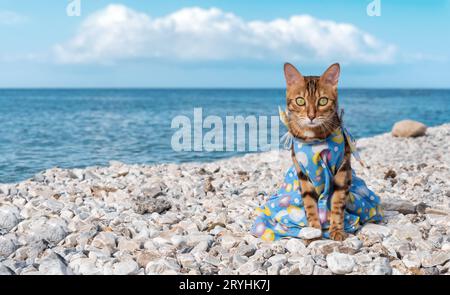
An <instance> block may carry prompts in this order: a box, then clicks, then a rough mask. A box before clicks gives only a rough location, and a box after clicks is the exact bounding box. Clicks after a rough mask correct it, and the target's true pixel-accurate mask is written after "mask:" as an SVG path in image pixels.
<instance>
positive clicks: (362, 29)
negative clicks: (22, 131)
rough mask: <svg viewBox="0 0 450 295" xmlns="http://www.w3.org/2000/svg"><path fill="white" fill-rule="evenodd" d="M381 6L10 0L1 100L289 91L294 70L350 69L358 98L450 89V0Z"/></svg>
mask: <svg viewBox="0 0 450 295" xmlns="http://www.w3.org/2000/svg"><path fill="white" fill-rule="evenodd" d="M77 1H79V3H80V5H79V7H80V10H79V12H80V15H79V16H76V15H75V16H74V15H73V14H77V9H74V8H77V7H78V6H77V5H76V4H77ZM344 3H345V4H344ZM371 3H374V2H373V1H372V0H349V1H333V0H325V1H304V0H278V1H274V0H270V1H269V0H246V1H238V0H223V1H219V0H197V1H191V0H165V1H164V0H152V1H142V0H135V1H131V0H130V1H105V0H40V1H29V0H0V37H1V43H0V44H1V46H0V88H22V87H24V88H41V87H43V88H52V87H57V88H72V87H146V88H147V87H148V88H171V87H177V88H185V87H187V88H190V87H192V88H196V87H205V88H212V87H224V88H242V87H244V88H247V87H252V88H253V87H258V88H259V87H284V85H285V83H284V77H283V72H282V68H283V63H284V62H291V63H292V64H294V65H295V66H296V67H297V68H298V69H299V70H300V72H301V73H302V74H303V75H320V74H321V73H322V72H323V71H324V70H325V69H326V68H327V67H328V66H329V65H330V64H332V63H334V62H339V63H340V64H341V78H340V86H341V87H347V88H349V87H354V88H450V75H449V70H450V38H449V37H448V35H449V33H448V31H449V29H450V0H436V1H415V0H409V1H400V0H397V1H392V0H379V3H380V5H379V7H380V8H381V9H380V15H379V16H369V15H368V13H367V6H368V5H369V4H371ZM68 7H69V8H72V10H69V12H70V13H68V12H67V9H68ZM70 14H72V16H70Z"/></svg>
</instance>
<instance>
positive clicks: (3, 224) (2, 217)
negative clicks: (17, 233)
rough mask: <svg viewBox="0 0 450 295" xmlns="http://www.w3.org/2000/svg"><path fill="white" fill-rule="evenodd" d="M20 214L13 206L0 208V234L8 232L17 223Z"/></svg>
mask: <svg viewBox="0 0 450 295" xmlns="http://www.w3.org/2000/svg"><path fill="white" fill-rule="evenodd" d="M19 216H20V212H19V210H18V209H17V207H15V206H11V205H2V206H0V233H2V232H8V231H9V230H11V229H12V228H13V227H14V226H16V225H17V224H18V223H19Z"/></svg>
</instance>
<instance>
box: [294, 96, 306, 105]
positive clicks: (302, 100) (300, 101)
mask: <svg viewBox="0 0 450 295" xmlns="http://www.w3.org/2000/svg"><path fill="white" fill-rule="evenodd" d="M295 102H296V103H297V104H298V105H299V106H304V105H305V103H306V101H305V99H304V98H303V97H297V98H296V99H295Z"/></svg>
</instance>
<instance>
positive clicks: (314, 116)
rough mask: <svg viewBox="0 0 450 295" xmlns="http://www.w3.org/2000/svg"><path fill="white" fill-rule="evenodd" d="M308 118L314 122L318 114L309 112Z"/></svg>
mask: <svg viewBox="0 0 450 295" xmlns="http://www.w3.org/2000/svg"><path fill="white" fill-rule="evenodd" d="M308 118H309V120H310V121H311V123H312V122H313V121H314V119H315V118H316V115H312V114H308Z"/></svg>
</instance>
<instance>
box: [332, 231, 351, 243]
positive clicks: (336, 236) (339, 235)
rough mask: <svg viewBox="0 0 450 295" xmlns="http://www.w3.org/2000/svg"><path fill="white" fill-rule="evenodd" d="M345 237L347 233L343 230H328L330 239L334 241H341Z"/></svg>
mask: <svg viewBox="0 0 450 295" xmlns="http://www.w3.org/2000/svg"><path fill="white" fill-rule="evenodd" d="M346 238H347V233H345V232H344V231H343V230H334V231H330V239H332V240H334V241H343V240H345V239H346Z"/></svg>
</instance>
